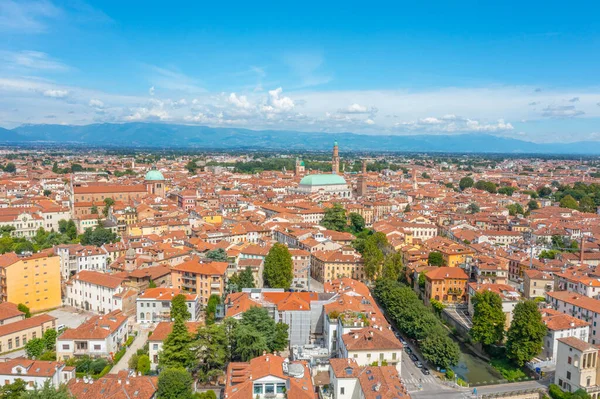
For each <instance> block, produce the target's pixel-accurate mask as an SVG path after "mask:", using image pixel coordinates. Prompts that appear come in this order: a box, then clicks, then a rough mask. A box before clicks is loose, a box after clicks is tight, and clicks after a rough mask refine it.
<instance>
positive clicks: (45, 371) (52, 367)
mask: <svg viewBox="0 0 600 399" xmlns="http://www.w3.org/2000/svg"><path fill="white" fill-rule="evenodd" d="M17 366H21V368H22V369H23V370H21V372H20V373H18V375H22V376H27V377H52V376H53V375H54V374H56V373H57V372H58V368H60V367H61V366H64V363H60V362H52V361H43V360H30V359H25V358H23V357H18V358H16V359H9V360H6V361H3V362H0V375H11V374H15V373H13V372H12V369H13V368H15V367H17Z"/></svg>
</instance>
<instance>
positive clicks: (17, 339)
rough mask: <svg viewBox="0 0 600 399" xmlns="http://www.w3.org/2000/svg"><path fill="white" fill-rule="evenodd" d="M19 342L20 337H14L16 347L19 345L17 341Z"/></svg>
mask: <svg viewBox="0 0 600 399" xmlns="http://www.w3.org/2000/svg"><path fill="white" fill-rule="evenodd" d="M20 342H21V339H20V338H19V337H16V338H15V346H16V347H17V348H18V347H19V343H20Z"/></svg>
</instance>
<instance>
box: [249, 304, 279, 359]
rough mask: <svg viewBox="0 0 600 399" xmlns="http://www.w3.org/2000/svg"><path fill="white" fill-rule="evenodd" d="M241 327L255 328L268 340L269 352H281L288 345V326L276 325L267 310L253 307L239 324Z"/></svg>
mask: <svg viewBox="0 0 600 399" xmlns="http://www.w3.org/2000/svg"><path fill="white" fill-rule="evenodd" d="M239 325H240V326H247V327H250V328H254V329H255V330H256V331H258V332H259V333H260V334H261V335H263V336H264V337H265V339H266V342H267V346H268V350H269V352H273V351H281V350H284V349H285V348H286V347H287V344H288V331H287V329H288V326H287V324H284V323H275V320H273V318H272V317H271V316H270V315H269V312H268V311H267V310H266V309H265V308H260V307H252V308H250V309H249V310H247V311H245V312H244V314H243V315H242V319H241V320H240V323H239Z"/></svg>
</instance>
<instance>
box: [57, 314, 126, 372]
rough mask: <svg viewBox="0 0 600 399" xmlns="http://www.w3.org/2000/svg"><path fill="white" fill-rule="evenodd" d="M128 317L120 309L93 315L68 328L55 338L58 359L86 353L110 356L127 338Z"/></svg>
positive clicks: (91, 355) (96, 355)
mask: <svg viewBox="0 0 600 399" xmlns="http://www.w3.org/2000/svg"><path fill="white" fill-rule="evenodd" d="M127 320H128V317H127V316H125V315H124V314H123V313H122V312H121V311H120V310H115V311H113V312H110V313H109V314H106V315H103V316H94V317H91V318H90V319H88V320H87V321H85V322H84V323H83V324H81V325H80V326H79V327H77V328H69V329H67V330H66V331H65V332H63V333H62V334H61V335H60V336H59V337H58V338H57V339H56V357H57V359H58V360H63V359H69V358H72V357H77V356H83V355H88V356H90V357H105V358H108V357H111V356H112V355H114V354H115V353H116V352H118V351H119V349H120V348H121V346H123V345H124V344H125V341H126V340H127V331H128V327H129V326H128V321H127Z"/></svg>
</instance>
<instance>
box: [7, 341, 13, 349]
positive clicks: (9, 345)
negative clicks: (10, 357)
mask: <svg viewBox="0 0 600 399" xmlns="http://www.w3.org/2000/svg"><path fill="white" fill-rule="evenodd" d="M8 349H12V339H9V340H8Z"/></svg>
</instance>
